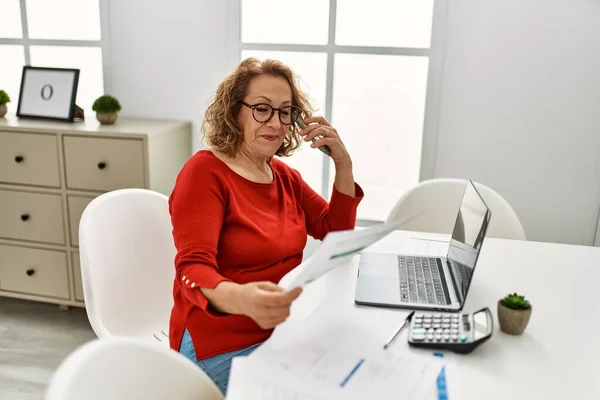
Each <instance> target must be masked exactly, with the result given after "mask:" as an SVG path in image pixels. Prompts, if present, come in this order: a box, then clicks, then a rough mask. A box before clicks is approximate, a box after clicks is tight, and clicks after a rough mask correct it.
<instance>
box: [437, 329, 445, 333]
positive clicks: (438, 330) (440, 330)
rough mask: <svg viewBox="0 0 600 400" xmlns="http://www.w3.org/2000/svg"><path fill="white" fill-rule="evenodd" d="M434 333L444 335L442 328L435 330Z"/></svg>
mask: <svg viewBox="0 0 600 400" xmlns="http://www.w3.org/2000/svg"><path fill="white" fill-rule="evenodd" d="M435 333H444V330H443V329H442V328H437V329H436V330H435Z"/></svg>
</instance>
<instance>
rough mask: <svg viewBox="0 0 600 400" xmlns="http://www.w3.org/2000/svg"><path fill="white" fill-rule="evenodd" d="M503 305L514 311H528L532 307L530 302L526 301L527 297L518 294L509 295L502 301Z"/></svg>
mask: <svg viewBox="0 0 600 400" xmlns="http://www.w3.org/2000/svg"><path fill="white" fill-rule="evenodd" d="M502 304H504V305H505V306H506V307H508V308H512V309H513V310H528V309H529V308H530V307H531V305H530V304H529V301H527V300H525V296H521V295H518V294H516V293H513V294H509V295H508V296H506V297H505V298H503V299H502Z"/></svg>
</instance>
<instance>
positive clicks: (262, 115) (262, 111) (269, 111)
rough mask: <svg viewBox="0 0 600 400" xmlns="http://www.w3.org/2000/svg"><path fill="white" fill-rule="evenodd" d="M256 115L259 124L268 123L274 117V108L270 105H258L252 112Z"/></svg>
mask: <svg viewBox="0 0 600 400" xmlns="http://www.w3.org/2000/svg"><path fill="white" fill-rule="evenodd" d="M252 111H253V113H254V118H255V119H256V120H257V121H258V122H266V121H268V120H269V119H270V118H271V115H273V108H271V106H270V105H268V104H257V105H256V106H255V107H254V110H252Z"/></svg>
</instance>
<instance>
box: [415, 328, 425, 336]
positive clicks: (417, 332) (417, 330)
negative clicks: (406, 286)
mask: <svg viewBox="0 0 600 400" xmlns="http://www.w3.org/2000/svg"><path fill="white" fill-rule="evenodd" d="M426 333H427V330H425V329H424V328H414V329H413V335H424V334H426Z"/></svg>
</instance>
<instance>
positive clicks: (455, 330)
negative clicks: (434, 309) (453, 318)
mask: <svg viewBox="0 0 600 400" xmlns="http://www.w3.org/2000/svg"><path fill="white" fill-rule="evenodd" d="M450 333H454V334H458V329H450Z"/></svg>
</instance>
